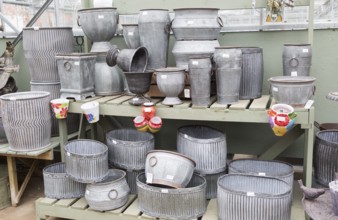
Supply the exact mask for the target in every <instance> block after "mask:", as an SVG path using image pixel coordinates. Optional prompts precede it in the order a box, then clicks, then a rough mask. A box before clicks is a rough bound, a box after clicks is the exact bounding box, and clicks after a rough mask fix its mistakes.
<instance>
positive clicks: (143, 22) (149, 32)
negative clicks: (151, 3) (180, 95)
mask: <svg viewBox="0 0 338 220" xmlns="http://www.w3.org/2000/svg"><path fill="white" fill-rule="evenodd" d="M138 28H139V29H138V30H139V34H140V42H141V46H143V47H145V48H147V50H148V53H149V63H148V69H149V70H150V69H157V68H164V67H167V60H168V47H169V34H170V17H169V11H168V10H166V9H142V10H140V14H139V18H138Z"/></svg>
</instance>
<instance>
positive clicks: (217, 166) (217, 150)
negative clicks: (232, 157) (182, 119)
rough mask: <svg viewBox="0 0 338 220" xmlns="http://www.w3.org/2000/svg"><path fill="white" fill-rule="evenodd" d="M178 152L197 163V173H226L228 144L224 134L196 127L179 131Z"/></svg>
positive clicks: (207, 128)
mask: <svg viewBox="0 0 338 220" xmlns="http://www.w3.org/2000/svg"><path fill="white" fill-rule="evenodd" d="M177 151H178V152H179V153H181V154H183V155H186V156H187V157H189V158H191V159H193V160H194V161H195V162H196V167H195V172H197V173H199V174H214V173H219V172H222V171H225V168H226V159H227V144H226V138H225V135H224V133H223V132H221V131H218V130H216V129H214V128H211V127H207V126H202V125H195V126H183V127H181V128H179V129H178V131H177Z"/></svg>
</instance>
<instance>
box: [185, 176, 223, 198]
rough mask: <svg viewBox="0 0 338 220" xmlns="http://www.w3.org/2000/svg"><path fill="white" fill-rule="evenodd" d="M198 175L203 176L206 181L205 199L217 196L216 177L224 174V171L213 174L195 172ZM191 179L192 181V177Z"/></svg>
mask: <svg viewBox="0 0 338 220" xmlns="http://www.w3.org/2000/svg"><path fill="white" fill-rule="evenodd" d="M195 174H198V175H201V176H202V177H204V179H205V180H206V181H207V187H206V190H205V191H206V192H205V197H206V199H214V198H216V197H217V181H218V178H220V177H221V176H223V175H225V174H226V172H225V171H223V172H220V173H214V174H199V173H195ZM191 181H194V178H192V179H191Z"/></svg>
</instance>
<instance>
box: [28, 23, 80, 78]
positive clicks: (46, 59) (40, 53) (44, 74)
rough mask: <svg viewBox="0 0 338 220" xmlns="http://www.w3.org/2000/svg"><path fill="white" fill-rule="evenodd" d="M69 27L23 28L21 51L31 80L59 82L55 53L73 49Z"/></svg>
mask: <svg viewBox="0 0 338 220" xmlns="http://www.w3.org/2000/svg"><path fill="white" fill-rule="evenodd" d="M73 42H74V37H73V32H72V28H71V27H42V28H24V29H23V51H24V55H25V58H26V60H27V63H28V67H29V72H30V75H31V80H32V82H59V81H60V78H59V75H58V69H57V63H56V60H55V55H56V54H57V53H71V52H73V51H74V45H73Z"/></svg>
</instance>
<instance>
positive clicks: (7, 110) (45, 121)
mask: <svg viewBox="0 0 338 220" xmlns="http://www.w3.org/2000/svg"><path fill="white" fill-rule="evenodd" d="M0 99H1V112H2V120H3V125H4V128H5V132H6V136H7V139H8V143H9V149H10V150H13V151H33V150H39V149H42V148H45V147H48V146H49V145H50V143H51V142H50V138H51V122H52V121H51V117H52V116H51V111H50V104H49V100H50V94H49V93H48V92H18V93H11V94H7V95H3V96H0Z"/></svg>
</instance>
